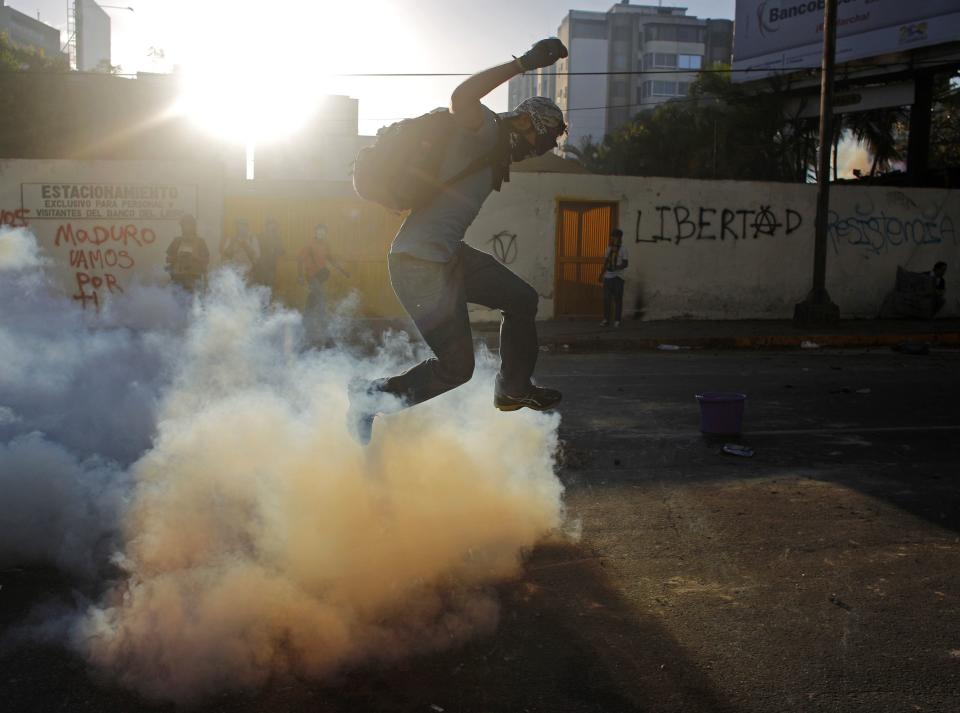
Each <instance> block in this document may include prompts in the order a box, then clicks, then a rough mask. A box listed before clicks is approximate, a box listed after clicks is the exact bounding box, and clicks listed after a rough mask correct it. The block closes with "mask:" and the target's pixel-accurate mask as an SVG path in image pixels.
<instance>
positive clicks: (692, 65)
mask: <svg viewBox="0 0 960 713" xmlns="http://www.w3.org/2000/svg"><path fill="white" fill-rule="evenodd" d="M702 64H703V58H702V57H701V56H700V55H698V54H681V55H677V63H676V65H675V66H677V67H679V68H680V69H700V67H701V65H702Z"/></svg>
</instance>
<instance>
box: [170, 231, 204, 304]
mask: <svg viewBox="0 0 960 713" xmlns="http://www.w3.org/2000/svg"><path fill="white" fill-rule="evenodd" d="M166 256H167V261H166V271H167V272H168V273H169V275H170V281H171V282H172V283H173V284H175V285H179V286H180V287H182V288H183V289H185V290H187V291H188V292H192V291H193V290H195V289H197V288H198V287H202V286H203V283H204V281H205V280H206V277H207V268H208V267H209V265H210V251H209V250H208V249H207V242H206V241H205V240H204V239H203V238H201V237H200V236H199V235H197V219H196V218H194V217H193V216H192V215H189V214H185V215H184V216H183V217H182V218H180V235H179V236H177V237H176V238H174V239H173V241H172V242H171V243H170V245H169V246H168V247H167V253H166Z"/></svg>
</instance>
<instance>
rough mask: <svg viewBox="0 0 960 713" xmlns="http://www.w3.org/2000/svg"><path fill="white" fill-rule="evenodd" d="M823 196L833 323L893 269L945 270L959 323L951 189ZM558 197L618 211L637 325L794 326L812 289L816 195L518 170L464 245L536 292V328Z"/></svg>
mask: <svg viewBox="0 0 960 713" xmlns="http://www.w3.org/2000/svg"><path fill="white" fill-rule="evenodd" d="M831 197H832V200H831V205H832V209H831V219H830V224H831V229H830V233H829V238H828V255H827V289H828V291H829V292H830V295H831V297H832V298H833V300H834V302H836V303H837V304H838V305H839V306H840V310H841V313H842V315H843V316H845V317H875V316H876V315H877V312H878V310H879V307H880V303H881V302H882V301H883V297H884V295H885V294H886V293H887V291H889V290H890V289H891V288H892V286H893V281H894V277H895V273H896V268H897V266H898V265H902V266H903V267H905V268H907V269H909V270H916V271H925V270H929V269H931V268H932V267H933V264H934V263H935V262H936V261H938V260H944V261H946V262H947V263H948V264H949V265H950V267H949V269H948V272H947V295H946V297H947V304H946V306H945V308H944V309H943V311H942V312H941V315H939V316H957V315H960V289H958V284H960V278H957V272H958V271H960V242H958V235H957V230H958V227H960V201H958V200H957V194H956V192H955V191H946V190H932V189H894V188H860V187H850V186H837V187H834V189H833V190H832V191H831ZM563 199H570V200H598V201H614V202H617V203H618V204H619V213H620V227H621V228H622V229H623V231H624V241H625V244H626V245H627V246H628V250H629V254H630V266H629V268H628V269H627V271H626V280H627V286H626V295H625V302H624V309H625V313H626V314H632V313H633V311H634V307H635V305H636V303H637V301H638V299H639V300H641V301H642V303H643V306H644V318H645V319H670V318H700V319H751V318H757V319H783V318H791V317H792V316H793V307H794V305H795V304H796V303H797V302H799V301H800V300H802V299H803V298H804V297H805V295H806V293H807V292H808V291H809V289H810V284H811V280H812V272H813V230H814V218H815V211H816V203H815V200H816V187H815V186H807V185H801V184H787V183H747V182H737V181H692V180H680V179H662V178H633V177H618V176H582V175H572V174H514V175H513V177H512V179H511V181H510V183H507V184H505V185H504V189H503V192H502V193H494V194H493V196H491V197H490V199H488V201H487V203H486V204H485V205H484V208H483V210H482V211H481V213H480V215H479V216H478V218H477V220H476V221H475V222H474V224H473V225H472V226H471V228H470V230H469V231H468V233H467V241H468V242H469V243H470V244H472V245H474V246H475V247H477V248H479V249H481V250H486V251H488V252H494V251H495V250H494V249H495V248H497V249H498V251H499V254H500V256H501V257H502V258H504V261H505V262H506V263H507V264H508V265H509V266H510V268H511V269H513V270H514V271H515V272H517V273H518V274H520V275H521V276H523V277H524V279H526V280H528V281H529V282H530V283H531V284H532V285H533V286H534V287H535V288H536V290H537V292H538V293H539V294H540V296H541V303H540V312H539V317H540V318H541V319H548V318H550V317H551V316H553V292H554V255H555V241H556V211H557V204H558V201H559V200H563ZM701 210H702V214H701ZM701 219H702V221H703V226H702V227H701V225H700V222H701ZM514 235H515V236H516V238H514V239H511V237H510V236H514ZM494 236H499V238H497V239H495V238H494ZM511 240H512V248H510V249H509V250H508V246H510V245H511ZM951 271H952V272H951ZM951 274H953V275H954V278H953V279H951ZM474 314H475V317H474V318H475V319H484V318H490V317H491V314H490V313H489V312H486V311H483V310H479V309H477V310H475V313H474Z"/></svg>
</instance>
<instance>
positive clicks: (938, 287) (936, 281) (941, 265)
mask: <svg viewBox="0 0 960 713" xmlns="http://www.w3.org/2000/svg"><path fill="white" fill-rule="evenodd" d="M927 274H928V275H930V277H932V278H933V294H934V297H933V300H934V301H933V314H936V313H937V312H939V311H940V310H941V309H942V308H943V306H944V305H945V304H946V303H947V300H946V293H947V281H946V279H944V277H943V276H944V275H946V274H947V263H945V262H943V261H942V260H941V261H940V262H938V263H937V264H936V265H934V266H933V269H932V270H931V271H930V272H928V273H927Z"/></svg>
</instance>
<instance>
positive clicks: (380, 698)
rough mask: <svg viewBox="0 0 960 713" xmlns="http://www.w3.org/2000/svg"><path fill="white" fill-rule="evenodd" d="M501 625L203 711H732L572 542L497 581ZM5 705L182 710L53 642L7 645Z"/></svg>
mask: <svg viewBox="0 0 960 713" xmlns="http://www.w3.org/2000/svg"><path fill="white" fill-rule="evenodd" d="M0 583H2V584H3V589H2V590H0V598H2V599H3V600H6V601H4V602H3V609H4V615H3V618H2V619H0V622H2V624H3V627H4V629H7V628H8V627H9V626H10V625H12V624H14V623H15V622H18V621H20V620H22V619H23V617H24V616H25V613H26V611H27V610H28V608H29V607H30V606H31V605H32V604H34V603H36V602H37V601H39V600H41V599H43V598H48V597H50V596H58V597H64V596H68V595H69V585H68V584H67V583H66V582H64V581H63V580H62V578H60V577H59V576H58V575H57V574H56V573H51V572H49V571H9V572H6V573H0ZM499 599H500V602H501V621H500V625H499V627H498V629H497V631H496V632H495V633H494V634H493V635H490V636H486V637H482V638H479V639H476V640H474V641H472V642H471V643H469V644H467V645H466V646H463V647H461V648H459V649H455V650H451V651H446V652H442V653H437V654H433V655H429V656H421V657H416V658H411V659H409V660H407V661H405V662H401V663H400V664H396V665H393V666H390V667H384V668H379V667H378V668H370V669H362V670H353V671H350V672H346V673H343V674H341V675H339V676H338V677H336V678H335V679H333V680H328V681H325V682H317V681H307V680H295V681H291V680H288V681H283V682H276V683H274V684H273V685H271V686H269V687H268V688H267V689H265V690H261V691H253V692H247V693H232V694H229V695H223V696H218V697H216V698H214V699H208V700H207V701H205V702H204V703H203V704H202V705H200V706H198V707H196V708H194V709H192V710H197V711H232V712H237V711H241V712H242V711H265V710H270V711H299V710H309V711H312V712H316V713H347V712H348V711H349V712H350V713H355V712H356V711H365V712H367V711H368V712H370V713H381V712H384V713H388V712H393V711H397V712H399V711H404V712H405V711H411V712H412V711H424V712H425V713H431V712H436V713H439V711H441V710H443V711H450V712H454V711H462V712H464V713H472V712H477V713H482V712H498V711H503V712H504V713H506V712H508V711H509V712H510V713H520V712H523V711H529V712H531V713H533V712H536V711H544V712H547V711H549V712H550V713H580V712H583V713H593V712H595V713H619V712H621V711H623V712H629V711H651V710H655V711H677V712H680V711H683V712H684V713H696V712H697V711H704V712H706V711H710V712H711V713H715V712H717V711H728V710H732V709H731V707H730V706H729V705H726V704H725V703H724V702H723V701H722V700H720V698H719V695H718V693H717V691H716V690H715V688H714V687H713V685H712V683H711V681H710V679H709V678H708V676H707V675H705V673H704V672H702V671H701V670H699V668H698V667H697V666H696V665H695V664H694V663H692V662H691V661H690V660H689V658H688V657H687V655H686V654H685V652H684V651H683V649H682V648H681V647H680V646H678V644H677V643H676V642H675V641H674V640H673V639H672V638H671V636H670V635H669V634H667V633H666V631H665V629H664V628H663V627H662V626H661V625H660V623H659V622H658V621H657V620H656V619H654V618H653V617H652V616H650V615H648V614H645V613H642V612H638V611H637V610H636V609H635V608H633V607H631V606H630V605H629V604H628V603H627V602H626V601H625V600H624V599H623V598H622V597H621V595H620V594H619V593H618V592H617V591H616V589H615V588H614V587H613V586H612V585H611V583H610V581H609V580H608V577H607V574H606V571H605V566H604V562H603V560H602V559H601V558H599V557H597V556H595V555H593V554H592V553H590V552H588V551H586V550H585V549H583V548H581V547H577V546H569V545H563V546H559V545H550V546H544V547H541V548H538V549H537V550H536V551H535V552H534V553H533V554H532V556H531V557H530V558H529V561H528V563H527V566H526V568H525V572H524V574H523V575H522V577H521V578H520V579H519V580H518V581H516V582H512V583H509V584H506V585H503V586H502V587H500V588H499ZM0 670H2V671H3V674H2V676H0V697H2V699H3V700H4V701H5V707H6V706H7V705H9V706H10V707H9V708H7V710H15V711H17V712H18V713H34V712H36V713H40V712H41V711H43V712H46V711H51V710H70V711H71V712H72V713H74V712H75V713H79V712H82V711H91V712H92V711H98V712H100V711H108V710H138V711H161V710H162V711H167V710H175V708H174V707H173V706H172V705H169V704H151V703H149V702H146V701H143V700H141V699H139V698H138V697H137V696H135V695H134V694H132V693H130V692H128V691H124V690H121V689H118V688H115V687H113V686H112V685H110V684H109V683H107V682H98V681H97V680H95V677H92V676H91V674H90V672H89V670H88V669H87V667H86V665H85V664H84V662H83V661H81V660H80V659H78V658H77V657H76V656H73V655H71V654H69V653H68V652H66V651H65V650H62V649H58V648H53V647H49V646H46V647H38V646H32V647H29V648H24V647H20V648H19V649H16V650H13V651H11V650H9V649H6V650H3V649H0Z"/></svg>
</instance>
